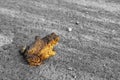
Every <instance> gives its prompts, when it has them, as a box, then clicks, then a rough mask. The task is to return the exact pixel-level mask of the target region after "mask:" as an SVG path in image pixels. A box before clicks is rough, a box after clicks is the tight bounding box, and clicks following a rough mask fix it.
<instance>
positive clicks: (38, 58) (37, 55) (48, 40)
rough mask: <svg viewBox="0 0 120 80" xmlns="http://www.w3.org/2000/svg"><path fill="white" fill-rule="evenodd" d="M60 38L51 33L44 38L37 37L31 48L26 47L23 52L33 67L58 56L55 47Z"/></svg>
mask: <svg viewBox="0 0 120 80" xmlns="http://www.w3.org/2000/svg"><path fill="white" fill-rule="evenodd" d="M59 39H60V38H59V36H58V35H56V34H55V33H51V34H50V35H47V36H46V37H44V38H42V39H41V38H40V37H38V36H36V37H35V42H34V43H33V44H32V45H31V46H27V47H26V46H25V47H23V48H22V50H21V52H22V53H23V55H24V57H25V58H26V60H27V61H28V63H29V64H30V65H31V66H38V65H40V64H42V62H43V61H44V60H46V59H48V58H49V57H52V56H54V55H55V54H56V52H55V51H54V46H55V45H56V44H57V43H58V41H59Z"/></svg>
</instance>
